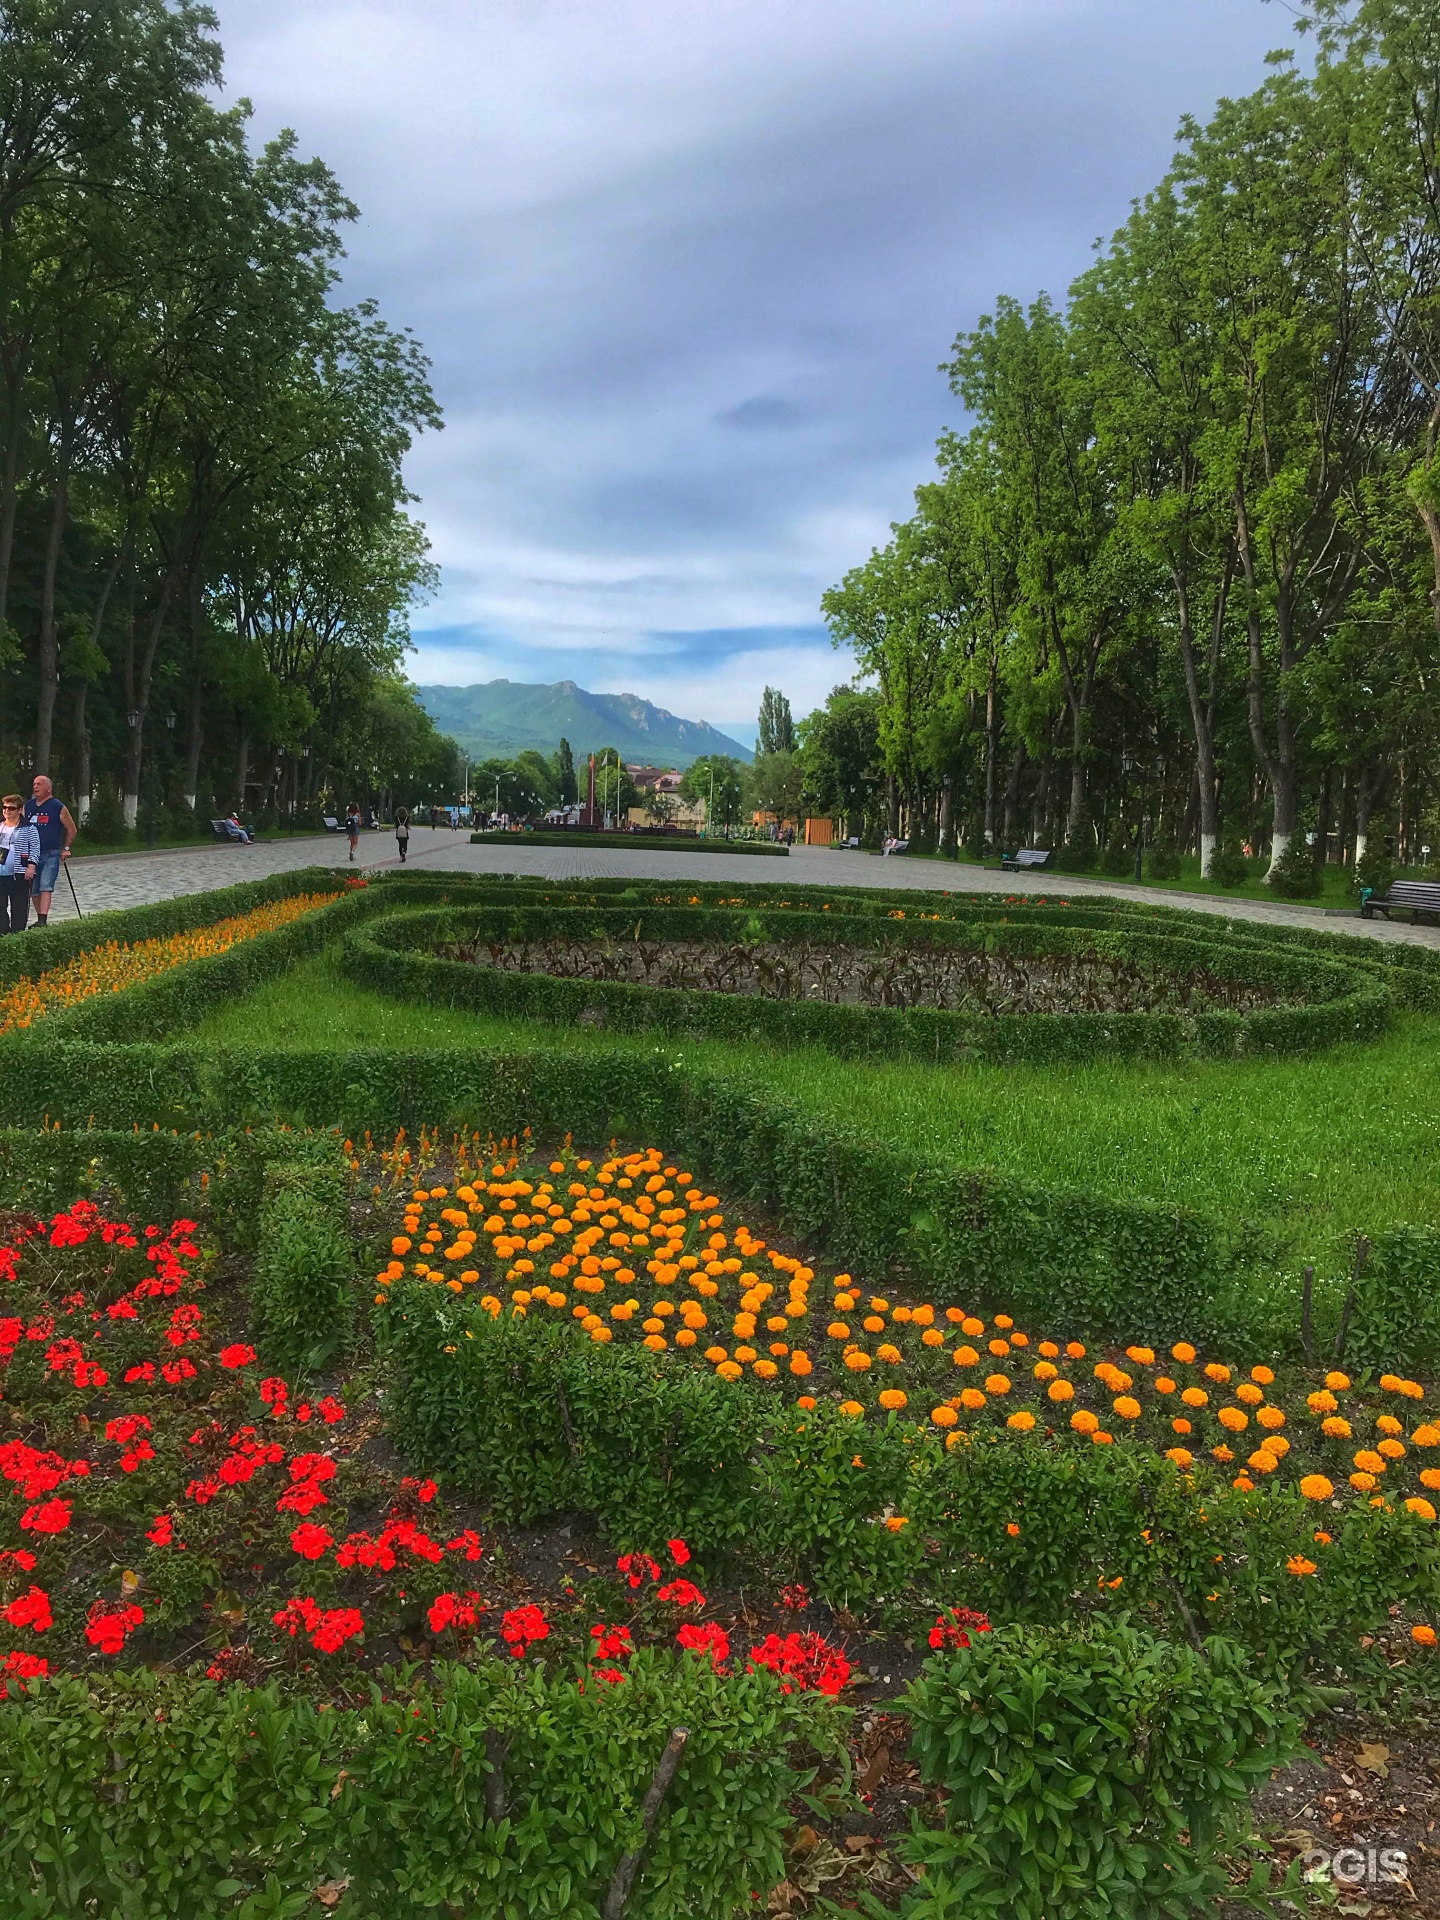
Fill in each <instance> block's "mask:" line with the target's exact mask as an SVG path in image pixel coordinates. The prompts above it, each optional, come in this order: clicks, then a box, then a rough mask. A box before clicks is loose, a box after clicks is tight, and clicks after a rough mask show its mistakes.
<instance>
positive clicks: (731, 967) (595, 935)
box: [345, 883, 1392, 1062]
mask: <svg viewBox="0 0 1440 1920" xmlns="http://www.w3.org/2000/svg"><path fill="white" fill-rule="evenodd" d="M632 891H636V892H638V890H632ZM848 904H849V903H848V902H843V901H842V902H836V903H834V910H832V909H831V906H830V905H829V904H827V903H825V902H818V903H817V902H815V901H813V900H805V901H803V902H794V901H789V900H785V901H782V902H780V903H778V904H777V905H775V906H774V907H770V906H768V905H767V906H764V907H760V906H752V907H749V908H748V909H746V910H745V911H742V910H741V908H742V906H744V902H743V901H737V900H736V899H735V898H733V897H730V896H724V895H722V896H718V897H713V898H706V897H704V896H702V895H700V894H692V895H688V896H686V897H685V898H683V899H682V900H679V901H677V900H675V899H674V898H673V897H670V896H664V895H660V896H653V897H652V898H651V899H649V900H646V899H644V898H640V899H639V900H637V902H636V903H635V904H631V903H629V902H627V901H626V899H625V897H624V896H623V895H622V896H619V897H617V896H615V895H613V894H609V895H603V896H596V897H595V899H594V901H593V903H587V902H586V901H585V899H584V898H583V896H582V897H581V898H579V899H577V900H574V901H572V900H571V899H569V898H568V897H566V896H559V897H556V896H554V895H553V893H552V894H550V895H547V894H546V893H544V892H542V891H540V890H538V889H536V888H533V887H524V886H520V885H516V884H514V883H509V884H507V885H504V886H499V885H496V884H493V883H492V885H491V886H490V887H489V888H488V889H479V890H474V889H472V890H469V891H467V893H466V894H464V895H462V896H461V900H460V901H459V902H457V903H456V904H453V905H450V906H447V907H444V908H440V909H435V910H431V911H429V912H427V911H424V910H417V909H415V908H410V909H408V910H404V911H397V912H394V913H385V914H381V915H379V916H378V917H377V918H376V919H375V921H374V924H372V925H369V926H365V927H357V928H355V929H353V930H352V931H351V932H350V934H349V935H348V936H347V938H346V942H345V953H346V965H347V967H348V969H349V971H350V972H351V973H352V975H353V976H354V977H355V978H357V979H360V980H363V981H364V982H365V984H366V985H368V986H370V987H372V988H374V989H376V990H377V991H380V992H385V993H389V994H392V995H397V996H401V997H405V996H411V995H415V994H423V995H424V996H425V998H426V999H427V1000H430V1001H439V1002H441V1003H442V1004H448V1005H453V1006H458V1007H470V1008H474V1009H476V1010H477V1011H485V1012H490V1013H504V1014H512V1015H516V1014H518V1015H524V1016H529V1017H538V1018H543V1019H548V1020H554V1021H563V1022H574V1021H580V1022H583V1023H584V1024H587V1025H591V1026H608V1027H613V1028H615V1029H617V1030H620V1031H640V1030H645V1029H658V1030H660V1031H663V1032H669V1033H676V1034H683V1035H686V1036H688V1037H695V1038H700V1037H715V1038H730V1039H737V1040H740V1039H743V1040H754V1039H756V1038H768V1039H773V1040H776V1041H778V1042H780V1043H782V1044H788V1045H801V1044H805V1045H814V1046H822V1047H825V1048H827V1049H829V1050H830V1051H833V1052H837V1053H840V1054H843V1055H860V1056H875V1055H879V1056H894V1057H911V1058H917V1059H923V1060H927V1061H940V1062H943V1061H949V1060H955V1059H961V1058H970V1057H974V1058H983V1059H995V1060H1007V1061H1010V1060H1014V1061H1020V1060H1024V1061H1032V1062H1057V1061H1078V1060H1090V1059H1097V1058H1150V1059H1169V1058H1174V1057H1177V1056H1184V1055H1188V1054H1196V1053H1198V1054H1202V1055H1217V1056H1220V1055H1234V1054H1241V1053H1257V1052H1260V1053H1263V1052H1270V1053H1290V1052H1302V1051H1306V1050H1308V1049H1311V1048H1314V1047H1319V1046H1329V1045H1334V1044H1336V1043H1338V1042H1341V1041H1349V1040H1364V1039H1367V1038H1370V1037H1372V1036H1373V1035H1375V1034H1377V1033H1379V1032H1380V1031H1382V1030H1383V1028H1384V1026H1385V1025H1386V1023H1387V1021H1388V1019H1389V1017H1390V1008H1391V999H1392V996H1391V991H1390V988H1389V986H1388V984H1387V983H1386V982H1385V981H1384V980H1382V979H1380V978H1379V977H1378V976H1376V975H1375V974H1373V973H1371V972H1368V971H1366V970H1364V969H1361V968H1357V967H1354V966H1352V965H1351V964H1350V963H1348V962H1342V961H1337V960H1335V959H1326V958H1323V957H1321V956H1319V955H1311V954H1303V955H1301V954H1296V953H1293V952H1289V951H1280V950H1278V949H1272V948H1268V947H1263V946H1259V945H1256V944H1254V943H1246V942H1228V941H1226V940H1225V939H1224V938H1223V936H1222V935H1220V934H1217V933H1211V934H1210V935H1209V936H1208V937H1207V938H1203V939H1202V938H1200V937H1197V936H1196V935H1195V934H1194V933H1192V932H1190V931H1189V930H1188V929H1187V930H1186V931H1185V932H1183V933H1181V932H1177V931H1174V930H1172V929H1170V928H1168V927H1161V928H1158V929H1157V928H1154V927H1144V928H1130V927H1122V928H1119V929H1110V930H1106V931H1104V932H1103V933H1102V932H1096V931H1095V930H1093V929H1092V928H1090V927H1088V926H1085V925H1078V926H1077V925H1073V924H1072V923H1071V920H1070V915H1069V911H1068V909H1067V908H1065V907H1064V906H1063V904H1062V905H1057V906H1056V907H1054V908H1052V909H1051V910H1050V911H1049V912H1048V914H1047V915H1046V916H1045V917H1044V918H1042V919H1033V920H1027V921H1021V920H1019V919H1016V920H1015V921H1013V922H1012V921H1011V920H1010V919H1009V917H1008V916H1004V915H995V914H993V913H992V914H991V915H989V916H980V915H974V914H972V913H971V910H970V909H968V908H967V909H966V910H965V912H966V916H967V917H963V918H961V917H949V916H947V915H946V913H945V912H944V911H942V910H940V909H939V908H938V907H937V910H936V911H933V912H925V911H923V910H920V909H919V908H912V909H910V910H909V911H908V912H907V910H905V909H902V908H892V909H890V910H889V911H888V912H886V913H885V914H884V915H883V916H882V915H879V914H877V913H874V912H870V913H851V912H849V911H848V910H847V909H848ZM621 949H628V955H627V958H626V961H625V964H624V965H623V966H621V965H615V964H613V963H611V964H607V963H606V961H605V959H604V956H606V955H610V954H616V953H618V952H619V951H620V950H621ZM677 957H678V958H679V959H680V961H681V963H682V964H680V965H679V966H678V967H677V965H676V960H677ZM476 962H479V963H480V964H475V963H476ZM637 968H638V972H637ZM807 969H808V975H809V978H808V980H804V981H801V983H800V988H799V989H798V990H789V989H787V990H784V991H781V990H779V989H778V988H777V986H776V983H777V982H778V981H779V980H780V978H781V976H782V974H783V975H787V976H795V975H796V974H797V970H798V972H799V973H800V974H804V973H805V972H806V970H807ZM1047 971H1048V972H1049V973H1051V974H1054V975H1055V976H1056V977H1057V978H1065V979H1070V980H1073V983H1074V987H1075V992H1074V993H1072V994H1071V995H1070V996H1069V997H1068V999H1067V998H1066V997H1063V996H1057V994H1056V993H1055V991H1054V989H1053V987H1052V988H1050V989H1049V990H1047V989H1046V987H1045V985H1044V984H1043V983H1042V976H1044V974H1045V973H1046V972H1047ZM1107 972H1108V975H1109V978H1108V979H1107V977H1106V976H1107ZM822 973H823V975H824V977H825V979H826V980H828V981H830V982H832V983H833V985H834V991H829V990H826V991H821V992H818V993H817V992H812V991H809V988H810V987H812V986H815V985H816V984H817V983H818V982H819V980H820V975H821V974H822ZM1030 975H1033V976H1034V977H1033V980H1032V981H1031V984H1030V985H1029V986H1028V987H1025V986H1024V984H1023V983H1024V982H1025V980H1026V977H1027V976H1030ZM612 976H613V977H612ZM767 982H768V984H767ZM1017 985H1020V986H1021V987H1022V990H1021V991H1019V992H1016V991H1015V989H1016V987H1017ZM1197 988H1198V989H1199V990H1198V991H1197V990H1196V989H1197ZM997 989H998V991H997Z"/></svg>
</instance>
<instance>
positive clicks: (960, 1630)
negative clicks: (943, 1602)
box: [930, 1607, 990, 1649]
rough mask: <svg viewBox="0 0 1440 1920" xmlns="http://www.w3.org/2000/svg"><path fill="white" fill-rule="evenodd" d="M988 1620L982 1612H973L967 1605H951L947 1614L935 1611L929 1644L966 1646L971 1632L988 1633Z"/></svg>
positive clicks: (937, 1646) (934, 1645) (935, 1645)
mask: <svg viewBox="0 0 1440 1920" xmlns="http://www.w3.org/2000/svg"><path fill="white" fill-rule="evenodd" d="M989 1631H990V1622H989V1620H988V1619H987V1618H986V1617H985V1615H984V1614H983V1613H973V1612H972V1611H971V1610H970V1608H969V1607H951V1609H950V1611H949V1613H948V1615H947V1614H943V1613H937V1614H936V1616H935V1624H934V1626H933V1627H932V1628H931V1629H930V1645H931V1646H932V1647H935V1648H937V1649H938V1648H940V1647H968V1646H969V1644H970V1635H971V1634H972V1633H989Z"/></svg>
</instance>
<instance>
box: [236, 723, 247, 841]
mask: <svg viewBox="0 0 1440 1920" xmlns="http://www.w3.org/2000/svg"><path fill="white" fill-rule="evenodd" d="M249 784H250V729H249V728H248V727H242V728H241V729H240V743H239V745H238V746H237V747H236V749H235V816H236V818H237V819H238V820H243V819H244V818H245V789H246V788H247V787H248V786H249Z"/></svg>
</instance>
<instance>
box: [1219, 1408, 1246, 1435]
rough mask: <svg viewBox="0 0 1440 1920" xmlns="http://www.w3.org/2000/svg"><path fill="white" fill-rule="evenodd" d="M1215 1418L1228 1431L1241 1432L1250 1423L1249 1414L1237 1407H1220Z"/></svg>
mask: <svg viewBox="0 0 1440 1920" xmlns="http://www.w3.org/2000/svg"><path fill="white" fill-rule="evenodd" d="M1215 1418H1216V1419H1217V1420H1218V1421H1219V1422H1220V1424H1221V1426H1222V1427H1224V1428H1225V1429H1226V1430H1227V1431H1228V1432H1230V1433H1243V1432H1244V1431H1245V1429H1246V1427H1248V1426H1249V1424H1250V1416H1249V1415H1248V1414H1246V1413H1242V1412H1241V1410H1240V1408H1239V1407H1221V1409H1220V1411H1219V1413H1217V1414H1216V1416H1215Z"/></svg>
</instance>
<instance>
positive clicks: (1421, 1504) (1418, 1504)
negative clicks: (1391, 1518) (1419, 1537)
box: [1405, 1494, 1435, 1520]
mask: <svg viewBox="0 0 1440 1920" xmlns="http://www.w3.org/2000/svg"><path fill="white" fill-rule="evenodd" d="M1405 1509H1406V1512H1407V1513H1416V1514H1419V1516H1420V1518H1421V1519H1422V1520H1433V1519H1434V1518H1435V1509H1434V1507H1432V1506H1431V1504H1430V1502H1429V1501H1428V1500H1422V1499H1421V1498H1420V1496H1419V1495H1418V1494H1412V1495H1411V1497H1410V1498H1409V1499H1408V1500H1407V1501H1406V1502H1405Z"/></svg>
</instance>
